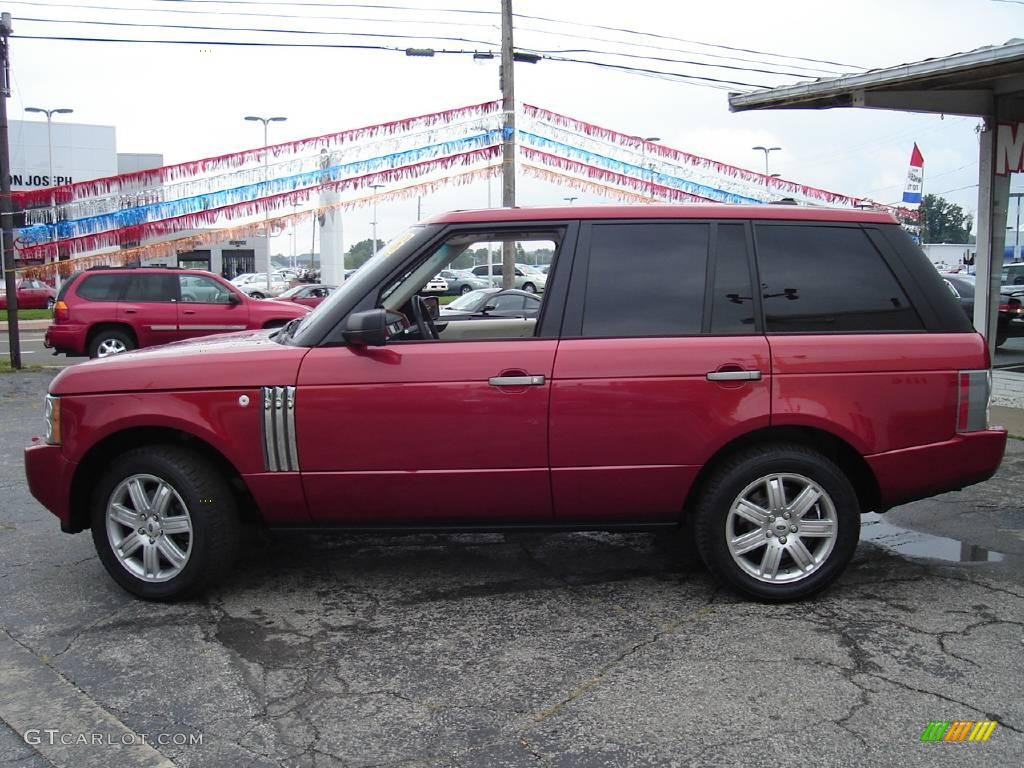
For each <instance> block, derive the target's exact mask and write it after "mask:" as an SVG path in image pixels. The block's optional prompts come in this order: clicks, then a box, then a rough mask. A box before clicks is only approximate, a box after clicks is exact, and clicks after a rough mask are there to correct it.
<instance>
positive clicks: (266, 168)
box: [245, 115, 288, 296]
mask: <svg viewBox="0 0 1024 768" xmlns="http://www.w3.org/2000/svg"><path fill="white" fill-rule="evenodd" d="M245 119H246V120H251V121H253V122H260V123H263V181H264V183H266V182H268V181H270V165H269V159H270V141H269V138H268V130H267V125H268V124H269V123H283V122H284V121H285V120H287V119H288V118H287V117H259V116H257V115H246V116H245ZM269 196H270V189H269V185H268V188H267V197H269ZM263 236H264V238H266V241H267V296H270V291H271V290H272V288H273V286H272V285H271V282H270V266H271V265H270V208H269V207H267V206H266V205H264V207H263Z"/></svg>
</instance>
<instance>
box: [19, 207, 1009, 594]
mask: <svg viewBox="0 0 1024 768" xmlns="http://www.w3.org/2000/svg"><path fill="white" fill-rule="evenodd" d="M505 244H508V245H510V246H512V248H511V250H513V251H515V252H517V253H518V252H520V251H523V252H525V253H526V254H527V256H529V254H530V253H531V252H542V253H554V260H553V265H552V268H551V271H550V276H549V280H548V284H547V290H546V291H545V292H544V294H543V297H542V301H543V303H542V305H541V307H540V311H539V313H534V314H532V315H530V316H525V314H524V316H516V315H514V314H512V315H511V316H504V315H503V316H500V317H499V316H493V315H490V314H489V313H488V312H487V308H486V307H485V308H484V309H483V310H482V311H481V312H480V313H473V314H467V315H459V316H455V317H454V318H447V317H446V316H444V315H440V314H438V313H437V311H436V310H437V306H436V302H437V299H436V298H433V297H430V298H427V297H424V296H422V295H421V289H422V288H423V286H424V285H426V283H427V282H428V281H429V280H430V279H431V278H432V277H433V276H434V275H436V274H438V272H440V271H441V270H442V269H444V268H446V267H447V266H448V265H449V264H451V263H452V261H453V260H455V259H456V258H457V257H459V256H460V255H461V254H463V253H465V252H466V251H467V250H473V251H476V250H478V249H480V248H486V247H487V246H488V245H490V246H496V247H497V250H498V252H501V251H502V250H503V246H504V245H505ZM504 250H510V249H504ZM275 303H278V304H279V303H280V302H275ZM181 306H182V308H183V307H184V306H186V305H184V304H183V305H181ZM228 311H230V310H228ZM168 322H169V323H170V321H168ZM989 391H990V374H989V356H988V349H987V346H986V344H985V340H984V339H983V338H982V337H981V336H980V335H979V334H977V333H975V332H974V331H973V329H972V328H971V326H970V324H969V322H968V320H967V318H966V317H965V315H964V313H963V311H962V310H961V309H960V307H959V305H958V304H957V302H956V300H955V299H954V298H953V296H952V295H951V294H950V292H949V290H948V289H947V288H946V286H945V285H944V284H943V282H942V280H941V278H940V277H939V275H938V273H937V272H936V271H935V268H934V267H932V266H931V264H930V263H929V262H928V260H927V258H925V256H924V255H923V253H922V252H921V251H920V250H919V249H918V248H917V247H916V246H915V245H914V244H913V242H912V241H911V240H910V238H909V237H908V236H907V235H906V234H905V233H904V232H903V231H902V230H901V229H900V227H899V226H898V225H897V224H896V223H895V222H894V221H893V220H892V219H891V218H889V217H888V216H886V215H882V214H878V213H871V212H864V211H838V210H827V209H805V208H797V207H794V206H779V207H771V206H764V207H760V206H759V207H730V206H711V205H705V206H701V205H695V206H667V205H666V206H660V205H659V206H642V207H593V208H590V207H572V208H546V209H545V208H540V209H509V210H490V211H472V212H456V213H450V214H447V215H444V216H440V217H438V218H435V219H433V220H431V221H429V222H427V223H426V224H424V225H420V226H417V227H414V228H412V229H410V230H409V231H408V232H406V233H405V234H404V235H403V236H401V237H399V238H397V239H396V240H395V241H393V242H392V243H391V244H390V245H389V246H388V247H387V248H385V249H384V250H382V251H381V252H380V253H379V254H378V255H377V256H375V257H374V258H373V259H372V260H371V261H369V262H367V263H366V264H365V265H364V266H363V267H362V268H361V269H360V270H359V271H358V272H357V273H356V274H355V275H353V276H352V277H351V278H350V279H349V280H347V281H346V282H345V284H344V285H342V286H341V287H340V288H338V290H337V291H336V292H335V293H334V294H333V295H331V297H330V298H329V299H327V300H326V301H325V302H324V303H323V304H322V305H320V307H319V308H318V309H317V310H316V311H315V312H313V313H312V314H310V315H308V316H307V317H305V318H304V319H302V320H296V321H293V322H290V323H288V324H287V325H286V326H285V327H283V328H281V329H279V330H276V331H250V332H246V333H237V334H229V335H224V336H218V337H215V338H210V339H199V340H196V341H192V342H179V343H176V344H169V345H166V346H162V347H159V348H156V349H152V350H143V351H141V352H137V353H134V354H131V355H124V356H117V357H112V358H109V359H105V360H100V361H94V362H93V363H90V364H87V365H83V366H75V367H72V368H68V369H65V370H64V371H63V372H61V373H60V374H59V375H58V376H57V377H56V378H55V379H54V380H53V382H52V384H51V385H50V391H49V394H48V395H47V397H46V407H45V414H46V436H45V439H37V444H35V445H33V446H31V447H29V448H28V449H27V450H26V454H25V463H26V470H27V475H28V481H29V485H30V487H31V490H32V493H33V494H34V495H35V497H36V498H37V499H39V500H40V501H41V502H42V503H43V505H44V506H46V507H47V508H48V509H50V510H51V511H52V512H53V513H54V514H55V515H57V517H58V518H59V519H60V523H61V528H62V529H63V530H64V531H66V532H69V533H74V532H78V531H84V530H91V531H92V537H93V540H94V542H95V545H96V549H97V551H98V553H99V557H100V559H101V560H102V562H103V564H104V566H105V567H106V569H107V571H108V572H109V573H110V575H111V576H112V577H113V578H114V579H115V580H116V581H117V582H118V583H119V584H120V585H121V586H123V587H124V588H125V589H127V590H129V591H131V592H133V593H134V594H136V595H139V596H141V597H144V598H148V599H156V600H167V599H174V598H179V597H182V596H186V595H189V594H194V593H196V592H197V591H199V590H201V589H202V588H204V587H205V586H206V585H208V584H210V583H211V582H213V581H214V580H215V579H217V578H218V577H220V576H222V575H224V573H225V572H227V571H228V570H229V569H230V568H231V564H232V562H233V558H234V556H235V553H236V551H237V549H238V544H239V540H240V536H241V534H242V533H243V531H242V529H243V527H244V526H246V525H256V524H262V525H266V526H270V527H300V528H309V527H314V526H319V527H324V528H328V527H330V528H341V529H346V528H348V529H363V530H365V529H376V530H396V529H397V530H409V529H413V528H414V529H430V528H438V529H443V530H450V529H452V528H458V529H463V530H516V529H522V528H542V529H553V528H561V529H608V530H615V529H630V530H637V529H655V528H659V527H670V526H676V527H678V526H683V527H684V528H685V529H686V530H688V531H692V533H693V535H694V536H695V538H696V544H697V548H698V550H699V552H700V554H701V556H702V558H703V559H704V560H705V562H706V563H707V565H708V566H709V568H710V569H711V571H712V572H713V573H714V574H715V575H716V576H717V577H718V578H719V579H721V580H722V581H724V582H726V583H727V584H729V585H731V586H732V587H733V588H735V589H738V590H740V591H741V592H743V593H746V594H747V595H750V596H753V597H756V598H759V599H764V600H787V599H794V598H799V597H803V596H805V595H808V594H811V593H813V592H815V591H817V590H820V589H822V588H823V587H825V586H826V585H828V584H830V583H831V582H833V581H834V580H835V579H837V578H838V577H839V575H840V574H841V573H842V571H843V569H844V568H845V566H846V565H847V563H848V562H849V560H850V558H851V556H852V554H853V552H854V549H855V548H856V546H857V542H858V536H859V531H860V513H861V512H865V511H870V510H874V511H884V510H886V509H888V508H890V507H892V506H894V505H897V504H902V503H904V502H908V501H911V500H914V499H920V498H922V497H926V496H930V495H932V494H936V493H941V492H944V491H948V490H952V489H956V488H962V487H964V486H966V485H970V484H972V483H978V482H981V481H983V480H986V479H987V478H989V477H990V476H991V475H992V474H993V473H994V472H995V471H996V469H997V467H998V466H999V462H1000V460H1001V458H1002V455H1003V450H1004V447H1005V444H1006V432H1005V430H1003V429H1000V428H992V427H990V426H989V424H988V400H989ZM456 427H457V429H458V430H459V433H460V434H459V440H457V441H454V440H446V439H444V435H446V434H448V433H449V432H450V431H451V430H452V429H454V428H456Z"/></svg>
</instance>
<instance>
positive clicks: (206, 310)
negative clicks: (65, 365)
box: [43, 267, 309, 357]
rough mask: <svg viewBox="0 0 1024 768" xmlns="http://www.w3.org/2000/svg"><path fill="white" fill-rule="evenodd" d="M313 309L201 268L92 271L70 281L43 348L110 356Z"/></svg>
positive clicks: (278, 322) (275, 321)
mask: <svg viewBox="0 0 1024 768" xmlns="http://www.w3.org/2000/svg"><path fill="white" fill-rule="evenodd" d="M308 312H309V310H308V309H307V308H305V307H302V306H300V305H296V304H292V305H289V304H285V303H282V302H273V303H272V302H266V301H259V300H257V299H253V298H250V297H249V296H246V295H245V294H244V293H243V292H242V291H240V290H238V289H237V288H236V287H235V286H233V285H232V284H231V283H229V282H228V281H227V280H224V279H223V278H221V277H218V276H217V275H214V274H212V273H210V272H204V271H202V270H197V269H169V268H166V267H93V268H92V269H88V270H86V271H84V272H76V273H75V274H73V275H71V277H69V278H68V279H67V280H65V281H64V284H63V285H62V286H61V288H60V293H59V294H58V295H57V302H56V304H55V305H54V307H53V323H52V324H51V325H50V327H49V328H47V329H46V336H45V338H44V340H43V343H44V344H45V345H46V346H47V347H50V348H52V349H54V350H56V351H57V352H62V353H64V354H67V355H88V356H89V357H108V356H110V355H116V354H119V353H121V352H127V351H129V350H132V349H135V348H137V347H151V346H153V345H155V344H165V343H167V342H169V341H178V340H180V339H191V338H194V337H196V336H208V335H210V334H211V333H227V332H229V331H240V330H245V329H250V328H273V327H276V326H282V325H284V324H285V323H287V322H288V321H289V320H292V319H294V318H296V317H302V316H304V315H306V314H307V313H308Z"/></svg>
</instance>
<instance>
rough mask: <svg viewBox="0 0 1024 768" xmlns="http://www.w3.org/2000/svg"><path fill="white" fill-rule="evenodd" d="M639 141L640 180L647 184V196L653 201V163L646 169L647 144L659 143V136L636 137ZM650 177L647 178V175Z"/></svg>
mask: <svg viewBox="0 0 1024 768" xmlns="http://www.w3.org/2000/svg"><path fill="white" fill-rule="evenodd" d="M636 138H638V139H640V178H641V180H642V181H645V182H646V183H647V196H648V197H650V198H651V200H653V199H654V163H651V167H650V168H648V167H647V142H649V141H661V137H660V136H637V137H636ZM645 171H646V172H649V173H650V176H649V177H648V176H647V173H645Z"/></svg>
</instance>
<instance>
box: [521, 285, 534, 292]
mask: <svg viewBox="0 0 1024 768" xmlns="http://www.w3.org/2000/svg"><path fill="white" fill-rule="evenodd" d="M523 290H524V291H526V292H527V293H536V292H537V286H535V285H534V284H533V283H526V285H524V286H523Z"/></svg>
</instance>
